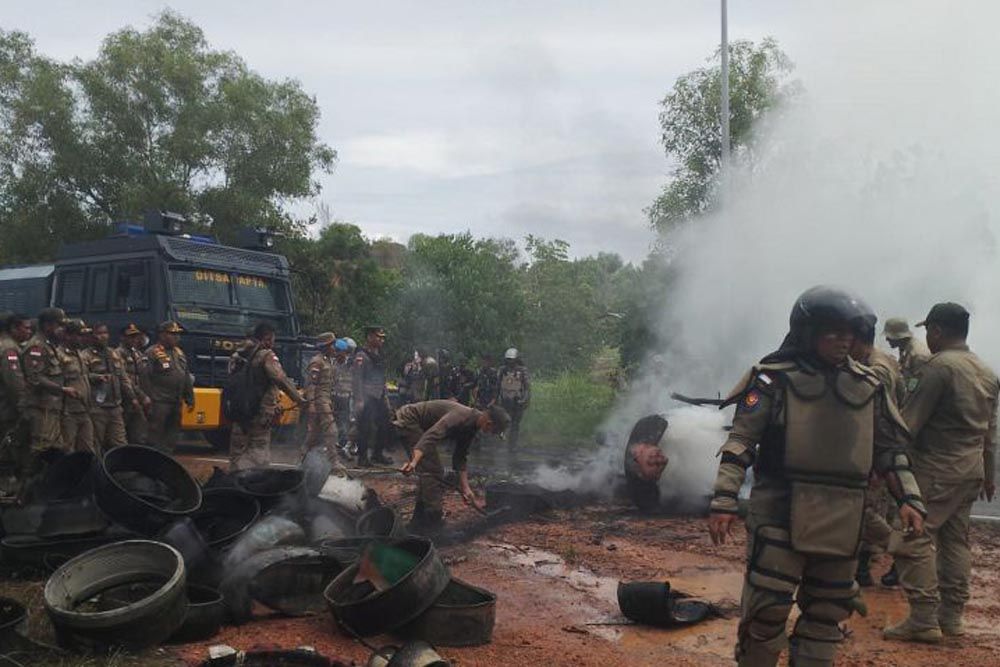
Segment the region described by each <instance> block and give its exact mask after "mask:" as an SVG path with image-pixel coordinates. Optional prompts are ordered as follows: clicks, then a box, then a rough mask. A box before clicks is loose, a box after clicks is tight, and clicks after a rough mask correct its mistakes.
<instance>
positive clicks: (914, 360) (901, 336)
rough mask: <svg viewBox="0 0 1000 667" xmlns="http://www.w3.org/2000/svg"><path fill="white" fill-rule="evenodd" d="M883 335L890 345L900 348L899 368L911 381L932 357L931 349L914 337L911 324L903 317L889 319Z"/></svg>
mask: <svg viewBox="0 0 1000 667" xmlns="http://www.w3.org/2000/svg"><path fill="white" fill-rule="evenodd" d="M882 335H883V336H885V339H886V340H887V341H888V342H889V347H891V348H893V349H894V350H899V370H900V372H901V373H902V374H903V378H904V379H905V380H906V382H907V383H909V381H910V380H911V379H912V378H913V376H914V375H915V374H916V372H917V370H919V369H920V367H921V366H923V365H924V363H926V361H927V360H928V359H930V357H931V353H930V350H928V349H927V346H926V345H924V343H923V341H921V340H917V339H916V338H914V337H913V333H912V332H911V331H910V325H909V324H907V322H906V320H905V319H903V318H902V317H890V318H889V319H887V320H886V321H885V328H884V329H883V330H882Z"/></svg>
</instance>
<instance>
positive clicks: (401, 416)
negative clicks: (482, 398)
mask: <svg viewBox="0 0 1000 667" xmlns="http://www.w3.org/2000/svg"><path fill="white" fill-rule="evenodd" d="M481 415H482V412H480V411H479V410H476V409H474V408H470V407H467V406H464V405H462V404H461V403H456V402H455V401H446V400H438V401H425V402H422V403H411V404H409V405H404V406H403V407H401V408H400V409H399V410H397V411H396V417H395V419H394V420H393V425H394V426H395V427H396V433H397V436H398V437H399V439H400V441H401V444H402V445H403V448H404V449H405V450H407V451H409V450H415V451H421V452H423V457H422V458H421V459H420V463H418V464H417V468H416V472H417V474H418V475H419V476H420V477H419V481H418V487H417V489H418V496H417V497H418V501H417V507H416V508H415V509H414V517H418V516H419V515H431V516H433V517H436V518H440V517H441V501H442V498H443V496H444V489H445V485H444V482H443V480H444V466H442V465H441V457H440V455H439V453H438V448H439V447H440V446H441V445H442V444H444V443H445V442H447V441H451V442H453V443H454V444H455V450H454V453H453V454H452V468H453V469H454V470H455V471H456V472H457V471H461V470H465V468H466V463H467V461H468V458H469V447H470V445H471V444H472V440H473V438H475V437H476V433H477V432H478V430H479V429H478V426H477V424H476V422H477V421H478V420H479V417H480V416H481Z"/></svg>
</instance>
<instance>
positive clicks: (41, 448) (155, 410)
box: [0, 308, 194, 493]
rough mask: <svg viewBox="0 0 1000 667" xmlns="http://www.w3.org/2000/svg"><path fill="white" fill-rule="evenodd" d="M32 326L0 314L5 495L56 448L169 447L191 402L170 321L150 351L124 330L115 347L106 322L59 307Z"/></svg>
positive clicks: (134, 330) (136, 334) (141, 337)
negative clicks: (75, 316) (183, 407)
mask: <svg viewBox="0 0 1000 667" xmlns="http://www.w3.org/2000/svg"><path fill="white" fill-rule="evenodd" d="M36 321H37V327H36V325H35V321H33V320H32V319H31V318H30V317H28V316H26V315H23V314H19V313H15V314H11V313H5V314H3V315H2V316H0V355H2V358H3V368H2V372H0V440H2V444H3V446H2V448H0V449H2V452H0V461H2V463H0V464H2V465H3V467H4V469H5V473H6V476H5V479H6V480H7V484H6V485H5V486H6V488H5V489H4V490H5V491H6V492H8V493H16V492H17V491H18V490H19V489H20V488H21V487H23V482H24V481H25V480H27V479H30V478H32V477H34V476H36V475H38V474H40V473H41V472H42V471H43V470H44V468H45V466H46V464H47V463H48V462H49V461H51V460H52V457H53V455H54V454H55V453H57V452H60V451H92V452H101V451H104V450H106V449H108V448H111V447H117V446H119V445H124V444H126V443H129V442H132V443H149V444H151V445H154V446H157V447H161V448H163V449H170V448H172V446H173V443H174V441H175V440H176V437H177V433H178V430H179V428H180V406H181V404H182V403H186V404H187V405H188V406H191V405H193V401H194V394H193V385H192V378H191V376H190V374H189V373H188V368H187V359H186V358H185V356H184V352H183V351H182V350H181V349H180V347H179V346H178V344H177V343H178V335H179V334H180V332H181V328H180V327H179V326H178V325H177V324H176V323H173V322H164V323H163V324H161V325H160V326H159V327H158V328H157V341H156V343H155V344H153V345H151V346H148V347H147V344H148V339H147V337H146V335H145V334H144V333H143V332H142V331H141V330H140V329H139V328H138V327H136V326H135V325H134V324H130V325H129V326H127V327H125V328H124V329H123V330H122V331H121V332H120V334H121V345H120V346H119V347H117V348H115V347H111V346H110V345H109V342H110V339H111V332H110V330H109V328H108V326H107V325H106V324H103V323H97V324H94V325H93V326H92V327H91V326H88V325H87V324H86V323H85V322H84V321H83V320H80V319H67V318H66V315H65V313H64V312H63V311H62V310H61V309H59V308H46V309H44V310H42V311H41V312H40V313H39V314H38V317H37V318H36ZM12 487H13V488H12Z"/></svg>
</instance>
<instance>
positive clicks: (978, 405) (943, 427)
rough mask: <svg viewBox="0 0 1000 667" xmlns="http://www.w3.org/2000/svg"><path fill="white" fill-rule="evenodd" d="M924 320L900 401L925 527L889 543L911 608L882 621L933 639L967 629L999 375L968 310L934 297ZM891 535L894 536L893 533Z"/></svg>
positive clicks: (898, 633)
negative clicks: (974, 337) (977, 515)
mask: <svg viewBox="0 0 1000 667" xmlns="http://www.w3.org/2000/svg"><path fill="white" fill-rule="evenodd" d="M917 326H926V327H927V346H928V347H929V348H930V351H931V353H932V354H931V358H930V359H928V360H927V362H926V363H925V364H924V365H923V366H921V367H920V368H919V369H918V370H917V372H916V375H915V376H914V382H913V383H912V388H911V389H910V391H909V393H908V394H907V396H906V401H905V402H904V403H903V418H904V419H905V420H906V424H907V425H908V426H909V428H910V431H911V432H912V433H913V445H912V446H911V448H910V458H911V459H912V460H913V472H914V474H915V475H916V477H917V482H918V483H919V484H920V488H921V489H922V490H923V494H924V502H925V503H926V504H927V522H926V525H927V534H926V535H924V536H919V537H916V538H914V539H910V540H905V539H898V540H894V541H893V543H892V551H893V555H894V556H895V558H896V564H897V566H898V568H899V580H900V583H901V584H902V586H903V589H904V590H905V591H906V596H907V598H908V599H909V602H910V615H909V617H908V618H907V619H906V620H905V621H903V622H902V623H900V624H899V625H896V626H893V627H889V628H886V630H885V636H886V638H890V639H904V640H910V641H923V642H936V641H939V640H940V639H941V636H942V633H943V634H945V635H948V636H958V635H962V634H964V632H965V630H964V627H963V625H962V613H963V611H964V609H965V603H966V602H968V600H969V575H970V572H971V569H972V555H971V553H970V551H969V515H970V513H971V510H972V503H973V502H975V500H976V497H977V496H979V495H980V493H982V494H983V495H984V496H985V497H986V498H987V499H988V500H992V499H993V494H994V492H995V489H996V487H995V481H994V447H995V445H994V443H995V441H996V410H997V396H998V393H1000V382H998V380H997V376H996V375H995V374H994V373H993V371H991V370H990V369H989V368H988V367H987V366H986V364H984V363H983V362H982V360H980V359H979V357H977V356H976V355H975V354H974V353H973V352H972V351H970V350H969V346H968V345H967V344H966V337H967V336H968V333H969V313H968V311H967V310H966V309H965V308H963V307H962V306H960V305H959V304H957V303H939V304H937V305H935V306H934V307H933V308H931V310H930V313H929V314H928V315H927V318H926V319H925V320H924V321H923V322H921V323H920V324H918V325H917ZM894 537H896V536H895V535H894Z"/></svg>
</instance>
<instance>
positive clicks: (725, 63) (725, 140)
mask: <svg viewBox="0 0 1000 667" xmlns="http://www.w3.org/2000/svg"><path fill="white" fill-rule="evenodd" d="M726 4H727V3H726V0H722V47H721V51H722V95H721V97H722V99H721V107H722V108H721V109H720V110H719V111H720V114H721V116H722V161H721V165H720V167H721V171H722V177H723V179H725V178H726V174H727V171H728V170H729V18H728V16H727V14H728V12H727V11H726Z"/></svg>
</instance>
